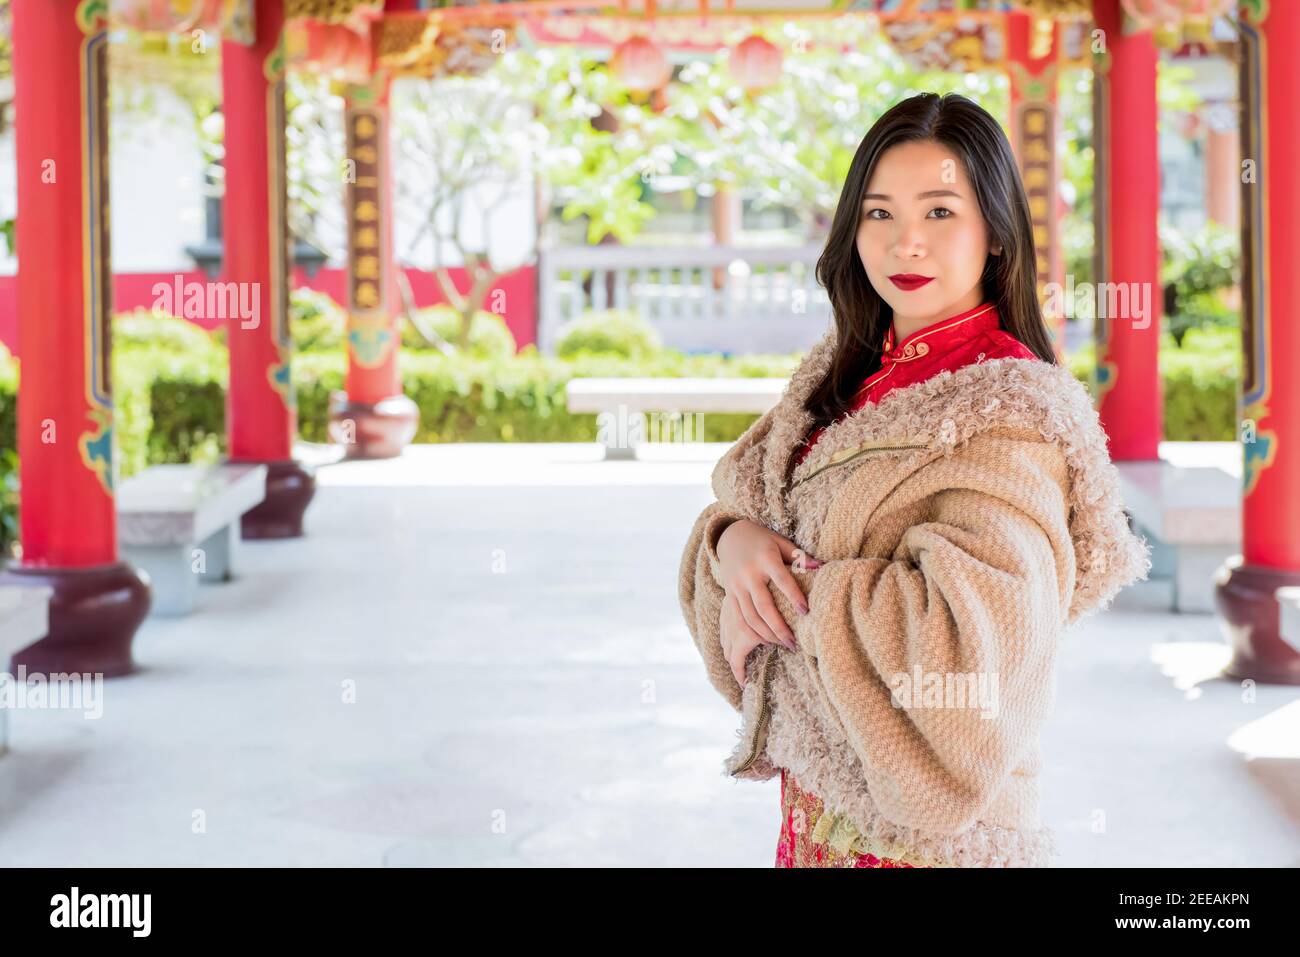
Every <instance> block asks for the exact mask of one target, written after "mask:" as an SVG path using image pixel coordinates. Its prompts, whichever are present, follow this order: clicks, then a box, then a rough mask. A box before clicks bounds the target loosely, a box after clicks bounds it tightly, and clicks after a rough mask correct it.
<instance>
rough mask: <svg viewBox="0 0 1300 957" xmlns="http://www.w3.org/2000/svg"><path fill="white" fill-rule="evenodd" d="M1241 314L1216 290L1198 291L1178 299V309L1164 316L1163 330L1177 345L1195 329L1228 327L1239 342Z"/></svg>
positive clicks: (1184, 340) (1183, 342) (1181, 343)
mask: <svg viewBox="0 0 1300 957" xmlns="http://www.w3.org/2000/svg"><path fill="white" fill-rule="evenodd" d="M1240 328H1241V316H1240V315H1239V313H1238V312H1237V310H1236V309H1233V308H1232V307H1231V306H1228V305H1226V304H1225V303H1224V302H1223V300H1222V299H1221V298H1220V297H1219V294H1218V293H1217V292H1198V293H1196V294H1194V295H1191V296H1189V297H1188V298H1186V299H1182V298H1180V299H1179V307H1178V311H1177V312H1176V313H1174V314H1172V315H1167V316H1165V330H1166V331H1167V332H1169V334H1170V335H1172V336H1173V337H1174V341H1175V342H1177V343H1178V344H1179V345H1185V344H1186V338H1185V337H1186V335H1187V333H1188V332H1189V331H1191V330H1196V329H1203V330H1209V329H1228V330H1231V331H1232V335H1233V336H1234V337H1235V338H1236V339H1237V341H1238V344H1239V343H1240V332H1239V330H1240Z"/></svg>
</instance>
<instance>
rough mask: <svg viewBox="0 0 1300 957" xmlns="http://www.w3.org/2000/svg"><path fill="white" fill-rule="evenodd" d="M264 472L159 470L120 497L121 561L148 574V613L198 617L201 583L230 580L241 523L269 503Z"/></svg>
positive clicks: (256, 468) (227, 467)
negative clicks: (196, 608)
mask: <svg viewBox="0 0 1300 957" xmlns="http://www.w3.org/2000/svg"><path fill="white" fill-rule="evenodd" d="M266 472H267V469H266V466H265V465H259V464H241V463H226V464H222V465H207V466H205V465H154V466H151V467H150V468H147V469H145V470H144V471H143V472H141V473H140V474H139V475H135V476H132V477H131V478H129V479H127V480H126V481H125V482H124V483H122V487H121V488H120V489H119V490H118V493H117V527H118V541H119V542H120V544H121V550H122V557H123V558H125V559H126V560H127V561H129V562H131V564H133V565H135V566H136V567H137V568H141V569H143V570H144V571H145V572H147V573H148V575H149V578H150V580H151V584H152V589H153V603H152V607H151V609H150V610H151V613H153V614H157V615H171V616H175V615H186V614H189V613H190V612H191V611H193V610H194V604H195V601H196V599H197V597H198V583H199V582H200V581H203V582H218V581H228V580H229V579H230V577H231V574H232V564H233V560H234V551H235V543H236V542H237V541H238V540H239V520H240V517H241V516H242V515H243V514H244V513H245V512H247V511H248V510H250V509H252V508H255V507H256V506H258V505H259V504H261V502H262V500H263V499H264V498H265V497H266Z"/></svg>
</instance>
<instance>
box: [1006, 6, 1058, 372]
mask: <svg viewBox="0 0 1300 957" xmlns="http://www.w3.org/2000/svg"><path fill="white" fill-rule="evenodd" d="M1059 32H1060V28H1059V27H1057V25H1056V22H1055V21H1054V20H1052V19H1051V18H1050V17H1041V18H1040V17H1031V16H1029V15H1028V14H1026V13H1019V12H1014V13H1009V14H1007V64H1008V67H1009V72H1010V80H1011V144H1012V146H1013V147H1014V149H1015V151H1016V160H1017V162H1018V163H1019V164H1020V177H1021V179H1022V180H1023V181H1024V184H1025V195H1026V196H1027V197H1028V199H1029V215H1030V218H1031V220H1032V222H1033V226H1034V258H1035V260H1036V262H1037V273H1038V301H1039V302H1040V303H1043V304H1044V305H1045V306H1052V307H1054V306H1055V305H1057V304H1062V305H1063V306H1065V307H1066V308H1061V309H1060V310H1059V311H1058V310H1053V309H1048V310H1045V312H1044V316H1045V318H1046V320H1047V328H1048V332H1049V333H1050V334H1051V337H1052V344H1053V345H1054V346H1055V348H1056V354H1057V357H1058V358H1059V359H1061V360H1062V361H1064V359H1065V321H1066V316H1067V315H1070V309H1072V308H1073V305H1074V304H1073V301H1072V299H1071V301H1070V302H1068V303H1067V302H1066V299H1065V291H1064V287H1063V284H1062V282H1061V279H1062V276H1061V239H1060V222H1059V217H1058V215H1057V195H1056V190H1057V181H1058V180H1059V178H1060V173H1059V168H1058V164H1057V158H1056V127H1057V116H1058V114H1057V108H1056V100H1057V96H1056V87H1057V80H1058V71H1057V66H1056V61H1057V53H1058V51H1059V49H1060V39H1059Z"/></svg>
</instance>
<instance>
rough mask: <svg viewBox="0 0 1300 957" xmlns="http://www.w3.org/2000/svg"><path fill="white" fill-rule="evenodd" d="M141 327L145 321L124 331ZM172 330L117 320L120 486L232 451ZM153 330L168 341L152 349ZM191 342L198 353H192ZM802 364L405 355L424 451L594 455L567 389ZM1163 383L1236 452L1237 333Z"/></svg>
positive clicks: (1, 420)
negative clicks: (511, 445) (503, 448)
mask: <svg viewBox="0 0 1300 957" xmlns="http://www.w3.org/2000/svg"><path fill="white" fill-rule="evenodd" d="M125 320H134V321H125ZM176 321H183V320H169V319H168V318H167V317H154V316H151V315H149V314H145V315H144V316H141V315H139V314H136V315H135V316H129V317H119V318H118V319H117V320H115V322H116V323H118V324H120V328H123V329H126V330H128V331H127V332H123V333H122V334H120V335H119V336H118V341H117V343H116V347H115V350H114V356H113V377H114V383H115V385H114V390H115V394H114V401H115V423H114V434H115V436H116V442H117V448H116V456H117V463H118V474H119V476H120V477H122V478H126V477H128V476H130V475H133V474H135V473H136V472H139V471H140V470H141V469H143V468H145V467H146V466H148V465H151V464H154V463H160V462H185V461H202V462H210V461H216V460H217V459H218V458H219V457H220V456H221V455H222V454H223V453H224V451H225V390H226V376H227V356H226V350H225V348H224V347H223V346H222V345H221V344H220V343H219V342H218V341H216V340H215V339H214V338H213V337H211V336H208V335H207V334H206V333H202V331H201V330H199V332H200V335H201V337H202V338H200V339H198V340H195V341H194V343H193V345H194V346H195V347H193V348H179V347H178V346H179V344H180V343H181V342H182V340H183V338H184V334H180V335H178V334H177V332H176V330H175V329H174V328H172V327H171V326H170V325H169V323H171V322H176ZM148 323H155V324H156V325H157V327H158V328H159V329H160V330H162V331H163V334H162V335H160V336H159V338H158V340H157V341H148V340H142V338H141V329H142V328H143V327H144V326H145V325H147V324H148ZM185 341H188V340H185ZM799 360H800V356H799V354H797V353H792V354H790V355H753V356H744V357H738V358H734V359H732V358H726V357H723V356H719V355H685V354H683V353H680V352H677V351H675V350H671V349H665V350H661V351H659V352H657V353H653V354H643V355H641V356H639V357H635V358H629V357H627V356H624V355H620V354H617V353H614V352H609V351H606V352H592V351H589V350H580V351H578V352H577V353H575V354H574V355H573V357H572V358H571V359H570V360H565V359H561V358H559V357H554V356H543V355H539V354H538V352H537V350H536V348H534V347H531V346H530V347H527V348H525V349H523V350H521V351H520V352H518V353H517V354H512V355H504V354H497V355H490V354H480V355H477V356H468V357H467V356H461V355H444V354H443V353H441V352H432V351H423V352H418V351H411V352H404V353H403V354H402V358H401V368H402V380H403V389H404V391H405V393H406V394H407V395H408V396H410V397H411V399H412V400H413V401H414V402H415V403H416V405H417V406H418V407H419V411H420V427H419V431H418V432H417V434H416V438H415V440H416V441H417V442H593V441H596V439H597V419H596V416H594V415H591V414H580V415H575V414H571V413H570V412H569V411H568V409H567V407H566V399H565V384H566V383H567V382H568V381H569V379H571V378H575V377H620V376H659V377H682V376H699V377H711V376H747V377H750V376H757V377H787V376H789V375H790V374H791V373H792V372H793V371H794V370H795V368H796V367H797V366H798V363H799ZM1067 361H1068V364H1069V368H1070V371H1071V372H1073V373H1074V375H1075V376H1077V377H1078V378H1079V379H1081V380H1082V381H1084V382H1085V383H1086V382H1089V381H1090V379H1091V377H1092V369H1093V365H1094V355H1093V348H1092V346H1091V344H1088V345H1086V346H1084V347H1083V348H1081V349H1079V350H1078V351H1077V352H1075V353H1074V354H1072V355H1071V356H1069V357H1068V360H1067ZM346 367H347V359H346V356H344V354H343V352H342V351H341V350H335V351H318V352H310V353H305V354H302V355H298V356H295V358H294V362H293V367H292V368H293V380H294V388H295V389H296V391H297V398H298V426H299V434H300V435H301V437H302V438H303V439H305V440H307V441H313V442H328V441H330V437H329V433H328V426H329V397H330V393H331V392H333V391H335V390H338V389H341V388H342V387H343V380H344V375H345V372H346ZM1160 369H1161V375H1162V377H1163V380H1164V406H1165V437H1166V438H1168V439H1177V440H1218V441H1227V440H1232V439H1234V438H1236V415H1237V390H1238V382H1239V380H1240V376H1241V348H1240V336H1239V333H1238V331H1237V330H1236V329H1233V328H1193V329H1189V330H1187V332H1186V334H1185V335H1184V336H1183V341H1182V345H1181V347H1180V346H1179V345H1178V344H1177V343H1176V341H1175V340H1174V338H1173V337H1172V336H1171V335H1169V334H1168V333H1166V334H1165V336H1164V338H1163V341H1162V346H1161V353H1160ZM17 383H18V369H17V363H15V362H14V361H13V360H12V359H11V358H10V357H9V356H8V354H7V353H5V352H4V350H3V349H2V348H0V554H3V549H4V548H6V547H7V546H8V545H9V544H10V543H11V542H12V541H13V539H14V536H15V535H16V533H17V505H18V503H17V494H16V490H17V469H16V461H17V460H16V457H15V455H14V449H15V448H16V441H15V434H16V426H17V422H16V416H15V405H16V403H15V396H16V393H17ZM756 418H757V417H756V416H754V415H747V414H734V415H714V414H706V415H705V416H704V434H703V436H702V439H703V440H704V441H709V442H727V441H732V440H734V439H736V438H737V437H739V436H740V435H741V433H743V432H744V430H745V429H746V428H748V427H749V426H750V425H751V424H752V423H753V422H754V421H755V419H756Z"/></svg>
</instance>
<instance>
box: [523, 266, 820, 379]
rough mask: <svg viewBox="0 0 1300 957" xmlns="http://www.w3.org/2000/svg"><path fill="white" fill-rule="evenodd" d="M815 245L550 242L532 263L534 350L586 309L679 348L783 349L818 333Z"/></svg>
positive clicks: (546, 347) (802, 344)
mask: <svg viewBox="0 0 1300 957" xmlns="http://www.w3.org/2000/svg"><path fill="white" fill-rule="evenodd" d="M821 251H822V248H821V246H820V245H808V246H795V247H789V246H785V247H775V248H774V247H749V246H700V247H683V246H674V247H664V246H612V245H611V246H558V247H551V248H549V249H547V248H543V249H542V250H541V255H540V256H539V263H538V283H539V288H540V292H539V295H540V299H541V301H540V304H539V306H540V315H539V322H538V348H539V349H540V350H541V351H543V352H547V353H549V352H552V351H553V350H554V345H555V333H556V330H557V329H558V328H559V326H560V325H562V324H563V323H565V322H567V321H568V320H570V319H573V318H576V317H577V316H579V315H581V314H582V313H583V312H585V311H587V310H601V309H628V310H632V311H635V312H637V313H639V314H640V315H641V316H642V317H643V318H644V319H646V320H647V321H648V322H650V323H651V324H652V325H654V327H655V328H656V329H657V330H658V331H659V334H660V335H661V336H662V337H663V340H664V344H665V345H667V346H671V347H672V348H676V349H681V350H683V351H686V352H694V351H719V352H730V353H754V352H793V351H796V350H805V349H807V348H808V347H809V346H811V345H812V344H813V343H815V342H816V341H817V340H818V339H820V338H821V337H822V335H823V334H824V333H825V332H826V329H827V328H828V326H829V324H830V315H831V310H830V302H829V300H828V299H827V298H826V291H825V290H824V289H822V288H821V286H820V285H818V283H817V280H816V277H815V276H814V267H815V266H816V263H817V258H818V256H820V255H821Z"/></svg>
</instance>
